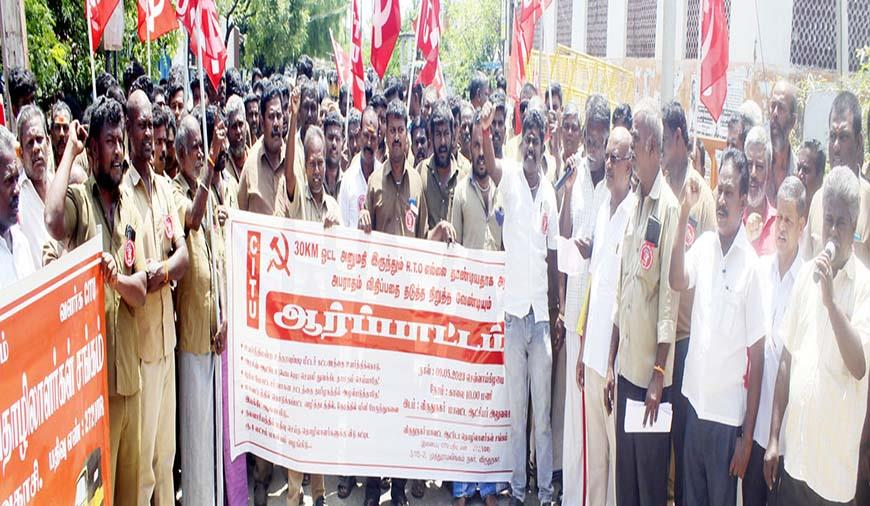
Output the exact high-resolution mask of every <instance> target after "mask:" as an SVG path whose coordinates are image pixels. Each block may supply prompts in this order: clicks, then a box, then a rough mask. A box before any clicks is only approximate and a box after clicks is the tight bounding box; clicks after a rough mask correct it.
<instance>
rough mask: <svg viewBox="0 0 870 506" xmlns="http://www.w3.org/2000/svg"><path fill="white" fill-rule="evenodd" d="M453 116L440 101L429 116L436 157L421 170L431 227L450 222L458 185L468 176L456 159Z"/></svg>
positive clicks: (424, 164) (423, 163) (420, 167)
mask: <svg viewBox="0 0 870 506" xmlns="http://www.w3.org/2000/svg"><path fill="white" fill-rule="evenodd" d="M454 131H455V129H454V128H453V115H452V114H451V111H450V109H449V108H448V107H447V104H446V103H445V102H444V101H439V102H437V103H436V104H435V106H434V107H433V109H432V113H431V114H430V115H429V137H430V138H431V139H432V148H433V149H432V151H433V152H432V156H430V157H429V158H428V159H426V160H423V161H422V162H420V165H418V167H417V170H418V171H419V172H420V176H421V177H422V179H423V193H424V194H425V195H426V205H427V206H428V209H427V211H428V212H427V216H428V220H429V223H428V225H429V227H430V228H435V225H436V224H438V223H439V222H441V221H443V220H448V219H450V216H451V209H452V207H451V206H452V204H453V194H454V191H455V189H456V185H457V183H458V181H459V180H460V179H462V178H464V177H465V176H466V175H467V174H468V172H467V171H465V170H463V167H461V166H460V164H459V162H458V161H457V160H456V159H454V158H453V154H452V150H453V145H454V143H455V142H456V140H455V139H454V138H453V133H454Z"/></svg>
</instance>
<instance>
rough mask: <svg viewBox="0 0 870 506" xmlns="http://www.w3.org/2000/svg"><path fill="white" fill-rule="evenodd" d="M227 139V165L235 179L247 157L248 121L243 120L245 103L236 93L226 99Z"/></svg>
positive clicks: (240, 174)
mask: <svg viewBox="0 0 870 506" xmlns="http://www.w3.org/2000/svg"><path fill="white" fill-rule="evenodd" d="M226 113H227V140H228V141H229V144H230V149H229V155H230V156H229V162H230V163H229V167H227V168H228V169H229V171H230V173H231V174H232V176H233V178H235V180H236V181H238V180H239V178H240V177H241V176H242V167H244V166H245V161H246V160H247V159H248V144H249V143H248V137H249V136H250V133H249V132H248V123H247V121H246V120H245V103H244V101H243V100H242V99H241V97H239V96H238V95H233V96H231V97H230V98H229V100H227V107H226Z"/></svg>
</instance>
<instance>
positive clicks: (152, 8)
mask: <svg viewBox="0 0 870 506" xmlns="http://www.w3.org/2000/svg"><path fill="white" fill-rule="evenodd" d="M136 5H137V7H138V9H139V20H138V22H137V24H136V30H137V32H138V34H139V40H141V41H142V42H145V41H146V38H147V37H148V35H149V34H150V35H151V41H152V42H153V41H155V40H157V39H159V38H160V37H162V36H163V35H164V34H166V33H169V32H171V31H172V30H175V29H176V28H178V15H177V14H176V13H175V9H174V8H173V7H172V4H171V3H170V2H169V0H139V1H138V2H136ZM149 14H150V17H149Z"/></svg>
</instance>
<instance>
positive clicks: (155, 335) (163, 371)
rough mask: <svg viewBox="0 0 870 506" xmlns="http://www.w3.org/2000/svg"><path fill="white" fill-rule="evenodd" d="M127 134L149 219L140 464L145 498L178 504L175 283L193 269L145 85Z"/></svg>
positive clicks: (141, 320)
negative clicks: (159, 162) (159, 164)
mask: <svg viewBox="0 0 870 506" xmlns="http://www.w3.org/2000/svg"><path fill="white" fill-rule="evenodd" d="M126 127H127V135H128V137H129V146H130V152H129V157H130V162H131V165H132V168H131V169H130V170H128V171H127V172H126V173H125V174H124V179H123V181H122V182H121V186H122V187H123V188H124V190H126V191H127V192H128V193H129V194H130V201H131V203H132V205H133V206H134V208H135V209H136V212H137V213H138V214H139V218H140V220H141V222H142V223H143V227H142V231H141V232H140V233H141V235H142V243H143V251H142V254H143V256H144V258H145V264H146V274H147V280H148V294H147V295H146V297H145V306H144V307H143V308H142V309H141V310H138V311H137V312H136V315H137V320H138V321H137V323H138V325H139V371H140V374H141V376H142V439H141V445H142V446H141V451H142V454H141V457H142V458H141V460H140V461H139V485H140V488H139V503H140V504H146V503H148V502H150V501H151V499H152V497H153V498H154V501H155V503H156V504H158V505H165V504H171V503H173V502H174V501H175V490H174V483H173V477H172V464H173V461H174V459H175V440H176V438H175V427H176V426H175V415H176V399H175V344H176V333H175V314H174V311H175V308H174V304H173V301H172V290H171V288H170V283H171V282H173V281H178V280H179V279H181V277H182V276H183V275H184V273H185V272H186V270H187V266H188V260H189V258H188V254H187V245H186V244H185V241H184V230H183V227H182V226H181V224H180V223H178V207H177V204H176V201H175V196H174V194H173V189H172V183H171V182H170V180H169V179H168V178H164V177H162V176H160V175H158V174H157V173H156V172H154V169H153V166H152V164H151V158H152V156H153V154H154V129H153V116H152V113H151V102H150V101H149V100H148V96H147V95H146V94H145V92H144V91H142V90H136V91H134V92H133V93H131V94H130V97H129V98H128V99H127V123H126Z"/></svg>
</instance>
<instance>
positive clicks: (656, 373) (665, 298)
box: [605, 100, 680, 506]
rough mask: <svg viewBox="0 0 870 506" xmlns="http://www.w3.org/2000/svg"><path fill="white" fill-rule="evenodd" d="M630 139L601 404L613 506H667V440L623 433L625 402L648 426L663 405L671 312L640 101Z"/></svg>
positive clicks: (667, 205)
mask: <svg viewBox="0 0 870 506" xmlns="http://www.w3.org/2000/svg"><path fill="white" fill-rule="evenodd" d="M632 134H633V135H632V137H634V139H635V145H634V152H635V160H636V168H635V172H636V174H637V177H638V179H639V181H640V182H639V184H638V186H637V189H636V190H635V193H636V196H637V209H636V211H635V212H634V213H633V215H632V216H631V218H629V222H628V228H627V232H626V235H625V238H624V240H623V252H622V263H621V273H620V277H619V281H618V283H617V287H616V305H615V311H614V315H613V336H612V339H611V345H610V357H609V359H608V369H607V376H606V380H605V389H606V392H607V393H606V394H605V402H608V404H609V407H610V408H612V406H613V401H614V390H616V394H617V395H618V398H617V399H616V503H617V504H619V505H620V506H628V505H647V504H650V505H653V504H656V505H658V504H665V503H666V501H667V495H668V468H669V465H670V457H671V435H670V433H643V434H638V433H626V431H625V419H626V406H627V405H628V400H631V401H633V402H640V403H644V404H645V412H644V417H643V418H644V419H643V422H644V424H649V423H650V422H652V423H655V421H656V420H657V418H658V416H659V404H660V403H661V402H670V386H671V376H672V371H673V362H674V352H673V347H674V346H673V345H674V337H675V332H676V314H677V306H678V304H679V295H678V294H677V293H675V292H674V291H673V290H672V289H671V288H670V286H669V284H668V273H669V271H670V264H671V250H672V248H673V243H674V237H675V235H676V227H677V220H678V218H679V209H680V207H679V203H678V202H677V198H676V197H675V196H674V193H673V191H671V188H670V187H669V186H668V185H667V183H666V182H665V180H664V175H663V174H662V173H661V170H660V168H659V167H660V162H661V153H662V120H661V115H660V113H659V107H658V106H657V105H656V104H655V103H653V102H652V101H650V100H645V101H642V102H641V103H640V104H639V105H638V107H636V113H635V118H634V125H633V131H632ZM617 351H618V352H619V354H618V356H617ZM617 359H618V360H619V363H618V371H619V378H618V380H617V378H616V376H615V374H614V371H616V370H617V363H616V361H617ZM617 381H618V386H617Z"/></svg>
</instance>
